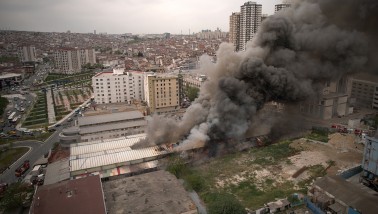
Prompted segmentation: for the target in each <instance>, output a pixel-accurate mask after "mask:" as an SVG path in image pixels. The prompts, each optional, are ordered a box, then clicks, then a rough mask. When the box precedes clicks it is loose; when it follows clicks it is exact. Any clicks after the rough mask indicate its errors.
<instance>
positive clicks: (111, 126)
mask: <svg viewBox="0 0 378 214" xmlns="http://www.w3.org/2000/svg"><path fill="white" fill-rule="evenodd" d="M133 126H147V121H146V120H137V121H131V122H122V123H110V124H104V125H96V126H85V127H80V134H88V133H96V132H101V131H109V130H116V129H122V128H130V127H133Z"/></svg>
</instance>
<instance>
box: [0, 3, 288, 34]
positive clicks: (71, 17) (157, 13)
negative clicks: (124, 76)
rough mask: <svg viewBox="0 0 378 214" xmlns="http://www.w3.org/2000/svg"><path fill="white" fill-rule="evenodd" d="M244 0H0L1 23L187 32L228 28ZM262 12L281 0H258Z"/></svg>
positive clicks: (21, 27)
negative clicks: (230, 16)
mask: <svg viewBox="0 0 378 214" xmlns="http://www.w3.org/2000/svg"><path fill="white" fill-rule="evenodd" d="M245 2H247V1H246V0H237V1H220V2H219V1H198V0H194V1H193V0H192V1H189V0H183V1H172V0H154V1H134V0H127V1H119V0H109V1H106V0H95V1H88V0H83V1H80V3H77V2H76V1H72V0H68V1H64V2H61V1H59V2H55V1H54V2H50V1H46V0H37V1H32V2H28V1H27V2H24V1H20V0H13V1H11V0H5V1H2V2H0V29H9V30H19V31H41V32H66V31H68V30H69V31H71V32H74V33H93V32H94V30H96V32H97V33H102V32H106V33H109V34H122V33H133V34H149V33H151V34H153V33H164V32H169V33H172V34H181V33H182V34H188V33H189V31H190V33H195V32H200V31H201V30H204V29H211V30H215V29H217V28H220V29H221V30H222V31H228V30H229V26H228V25H229V15H230V14H231V13H232V12H235V11H239V10H240V6H241V5H243V4H244V3H245ZM256 2H257V3H258V4H262V13H263V14H273V13H274V5H275V4H279V3H282V1H281V0H265V1H261V0H260V1H256Z"/></svg>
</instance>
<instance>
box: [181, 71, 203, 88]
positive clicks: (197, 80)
mask: <svg viewBox="0 0 378 214" xmlns="http://www.w3.org/2000/svg"><path fill="white" fill-rule="evenodd" d="M206 80H207V77H206V75H204V74H184V75H183V83H184V85H183V86H184V87H186V86H190V87H195V88H198V89H199V88H201V86H202V85H203V84H204V83H205V81H206Z"/></svg>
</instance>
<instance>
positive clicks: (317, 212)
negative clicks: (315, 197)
mask: <svg viewBox="0 0 378 214" xmlns="http://www.w3.org/2000/svg"><path fill="white" fill-rule="evenodd" d="M304 202H305V204H306V207H307V208H308V209H310V210H311V212H312V213H314V214H325V212H323V211H322V210H321V209H320V208H319V207H317V206H316V205H315V204H314V203H312V202H311V201H310V199H308V198H305V199H304Z"/></svg>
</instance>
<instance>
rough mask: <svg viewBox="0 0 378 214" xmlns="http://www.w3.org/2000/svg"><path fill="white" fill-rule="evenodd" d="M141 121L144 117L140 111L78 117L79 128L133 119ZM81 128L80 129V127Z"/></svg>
mask: <svg viewBox="0 0 378 214" xmlns="http://www.w3.org/2000/svg"><path fill="white" fill-rule="evenodd" d="M139 118H140V119H143V118H144V116H143V114H142V113H141V112H140V111H127V112H116V113H111V114H102V115H93V116H85V117H79V120H78V122H79V126H86V125H93V124H100V123H109V122H117V121H123V120H133V119H139ZM80 128H82V127H80Z"/></svg>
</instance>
